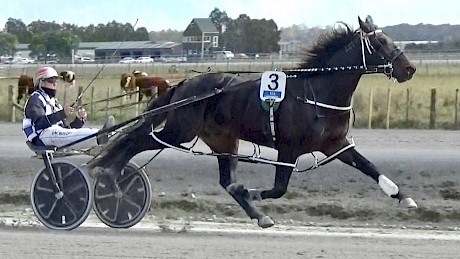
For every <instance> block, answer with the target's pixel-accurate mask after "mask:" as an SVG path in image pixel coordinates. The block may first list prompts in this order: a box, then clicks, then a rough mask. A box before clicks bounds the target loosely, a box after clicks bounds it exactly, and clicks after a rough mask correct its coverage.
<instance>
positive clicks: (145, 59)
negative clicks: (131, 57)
mask: <svg viewBox="0 0 460 259" xmlns="http://www.w3.org/2000/svg"><path fill="white" fill-rule="evenodd" d="M136 61H137V63H153V58H151V57H138V58H137V59H136Z"/></svg>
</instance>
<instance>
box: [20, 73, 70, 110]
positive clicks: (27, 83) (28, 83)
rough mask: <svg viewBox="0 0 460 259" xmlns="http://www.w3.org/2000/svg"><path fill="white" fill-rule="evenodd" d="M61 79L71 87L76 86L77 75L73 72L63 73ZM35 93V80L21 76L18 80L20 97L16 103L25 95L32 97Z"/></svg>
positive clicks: (60, 74) (60, 75)
mask: <svg viewBox="0 0 460 259" xmlns="http://www.w3.org/2000/svg"><path fill="white" fill-rule="evenodd" d="M59 78H60V79H61V80H62V81H63V82H65V83H67V84H68V85H70V86H71V87H72V86H74V85H75V73H74V72H73V71H62V72H60V73H59ZM34 91H35V87H34V82H33V78H32V77H30V76H28V75H20V76H19V79H18V97H17V98H16V102H17V103H20V101H21V100H22V98H23V97H24V95H25V94H26V93H27V95H31V94H32V93H33V92H34Z"/></svg>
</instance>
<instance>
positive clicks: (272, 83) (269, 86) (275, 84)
mask: <svg viewBox="0 0 460 259" xmlns="http://www.w3.org/2000/svg"><path fill="white" fill-rule="evenodd" d="M269 78H270V79H271V80H272V81H271V84H269V85H268V89H270V90H272V91H273V90H276V89H278V79H279V76H278V75H277V74H271V75H270V76H269ZM272 85H274V87H272Z"/></svg>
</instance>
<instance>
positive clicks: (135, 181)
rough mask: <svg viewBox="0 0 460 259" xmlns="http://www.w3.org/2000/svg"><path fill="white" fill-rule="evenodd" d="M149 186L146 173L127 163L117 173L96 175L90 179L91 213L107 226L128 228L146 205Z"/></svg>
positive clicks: (149, 199)
mask: <svg viewBox="0 0 460 259" xmlns="http://www.w3.org/2000/svg"><path fill="white" fill-rule="evenodd" d="M150 202H151V185H150V181H149V179H148V177H147V174H146V173H145V171H144V170H143V169H140V168H139V166H137V165H136V164H134V163H131V162H129V163H128V164H127V165H126V166H125V168H124V169H123V170H122V171H121V172H117V173H113V174H108V173H107V174H100V175H98V176H97V177H96V179H95V181H94V212H95V213H96V215H97V216H98V218H99V219H100V220H101V221H102V222H104V223H105V224H106V225H107V226H109V227H112V228H129V227H132V226H134V225H135V224H137V223H138V222H139V221H141V220H142V218H143V217H144V216H145V214H146V213H147V211H148V210H149V208H150Z"/></svg>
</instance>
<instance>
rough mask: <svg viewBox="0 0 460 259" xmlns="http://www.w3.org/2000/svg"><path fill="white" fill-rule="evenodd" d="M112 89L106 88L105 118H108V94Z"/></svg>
mask: <svg viewBox="0 0 460 259" xmlns="http://www.w3.org/2000/svg"><path fill="white" fill-rule="evenodd" d="M111 90H112V87H108V88H107V101H106V102H105V104H106V106H105V117H106V118H108V117H109V103H110V93H111Z"/></svg>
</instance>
